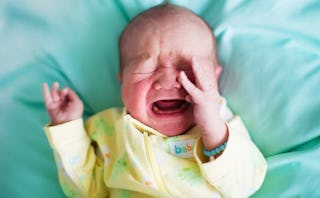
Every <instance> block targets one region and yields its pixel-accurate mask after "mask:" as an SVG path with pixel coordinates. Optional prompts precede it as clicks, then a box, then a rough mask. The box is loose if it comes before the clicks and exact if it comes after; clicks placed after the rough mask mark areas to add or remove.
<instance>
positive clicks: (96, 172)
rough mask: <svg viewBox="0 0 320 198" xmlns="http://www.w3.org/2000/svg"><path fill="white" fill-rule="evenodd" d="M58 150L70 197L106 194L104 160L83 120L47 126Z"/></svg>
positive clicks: (58, 164)
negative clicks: (95, 148) (97, 152)
mask: <svg viewBox="0 0 320 198" xmlns="http://www.w3.org/2000/svg"><path fill="white" fill-rule="evenodd" d="M44 130H45V133H46V135H47V138H48V141H49V143H50V146H51V147H52V149H53V150H54V155H55V160H56V163H57V167H58V172H59V180H60V185H61V186H62V189H63V191H64V193H65V194H66V195H67V196H68V197H106V195H108V190H107V189H106V186H105V185H104V182H103V161H102V159H100V158H99V157H98V156H96V155H95V152H94V148H93V146H92V145H91V140H90V138H89V136H88V135H87V132H86V130H85V128H84V124H83V120H82V119H77V120H73V121H70V122H67V123H64V124H61V125H57V126H46V127H45V128H44Z"/></svg>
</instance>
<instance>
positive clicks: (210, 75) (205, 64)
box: [179, 57, 228, 150]
mask: <svg viewBox="0 0 320 198" xmlns="http://www.w3.org/2000/svg"><path fill="white" fill-rule="evenodd" d="M211 62H212V61H210V60H209V58H203V59H195V57H193V58H192V60H191V63H190V65H191V68H192V71H193V73H194V77H195V84H193V83H192V82H191V81H190V80H189V79H188V77H187V76H186V74H185V73H184V72H183V71H182V72H180V75H179V81H180V83H181V84H182V86H183V87H184V89H185V90H186V91H187V92H188V94H189V95H188V96H187V100H189V101H190V102H191V103H192V104H193V111H194V112H193V113H194V117H195V121H196V123H197V125H198V126H199V127H200V129H201V136H202V141H203V146H204V148H205V149H207V150H212V149H214V148H217V147H218V146H220V145H222V144H223V143H224V142H225V141H226V140H227V138H228V131H227V127H226V124H225V121H224V120H223V119H222V118H221V116H220V105H221V104H220V102H221V96H220V94H219V92H218V86H217V79H216V76H215V71H214V66H213V65H212V63H211Z"/></svg>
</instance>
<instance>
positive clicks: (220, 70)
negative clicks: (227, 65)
mask: <svg viewBox="0 0 320 198" xmlns="http://www.w3.org/2000/svg"><path fill="white" fill-rule="evenodd" d="M214 71H215V74H216V79H217V80H219V78H220V75H221V73H222V67H221V65H217V66H216V68H215V69H214Z"/></svg>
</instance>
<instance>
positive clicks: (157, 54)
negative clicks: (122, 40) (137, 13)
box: [120, 22, 213, 136]
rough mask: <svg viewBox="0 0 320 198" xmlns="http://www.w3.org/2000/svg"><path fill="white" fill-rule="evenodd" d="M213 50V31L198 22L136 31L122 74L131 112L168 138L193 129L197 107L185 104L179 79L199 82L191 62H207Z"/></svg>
mask: <svg viewBox="0 0 320 198" xmlns="http://www.w3.org/2000/svg"><path fill="white" fill-rule="evenodd" d="M212 46H213V45H212V39H211V35H210V34H209V32H208V31H207V30H205V29H204V28H203V27H202V26H199V25H197V24H194V23H189V24H186V23H183V24H181V23H177V22H171V23H167V24H164V23H161V24H159V23H158V24H152V25H150V27H148V28H143V30H141V31H134V32H132V35H130V38H129V39H127V42H126V44H125V45H124V46H123V47H124V50H123V51H124V53H123V60H122V61H123V63H124V69H123V71H122V74H120V75H121V76H120V79H121V83H122V84H121V85H122V98H123V102H124V105H125V107H126V110H127V111H128V113H129V114H131V116H132V117H134V118H135V119H137V120H139V121H140V122H142V123H144V124H146V125H148V126H149V127H152V128H154V129H156V130H158V131H159V132H160V133H162V134H164V135H167V136H174V135H178V134H181V133H183V132H185V131H186V130H187V129H189V128H190V127H192V126H193V125H194V124H195V121H194V120H195V119H194V116H193V107H192V105H191V104H190V103H188V102H187V101H186V100H185V98H186V96H187V93H186V91H185V90H184V89H183V87H182V86H181V84H180V83H179V82H178V74H179V72H180V71H181V70H183V71H185V72H186V74H187V76H188V78H189V79H190V80H191V81H192V82H194V76H193V73H192V70H191V66H190V65H189V63H190V61H191V58H192V57H193V56H197V57H198V58H199V59H201V58H203V59H206V60H208V58H209V57H210V56H211V55H212Z"/></svg>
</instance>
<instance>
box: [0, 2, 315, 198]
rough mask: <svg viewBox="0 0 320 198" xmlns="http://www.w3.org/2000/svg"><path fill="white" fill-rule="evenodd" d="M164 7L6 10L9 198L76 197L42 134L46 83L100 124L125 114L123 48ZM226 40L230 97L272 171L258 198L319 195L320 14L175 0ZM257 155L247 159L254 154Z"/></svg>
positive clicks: (1, 143) (308, 5)
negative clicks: (121, 40) (65, 186)
mask: <svg viewBox="0 0 320 198" xmlns="http://www.w3.org/2000/svg"><path fill="white" fill-rule="evenodd" d="M160 2H162V1H160V0H158V1H156V0H153V1H147V0H140V1H125V0H114V1H111V0H110V1H85V0H82V1H81V0H80V1H77V2H73V1H72V2H71V1H70V2H68V1H62V0H61V1H53V0H52V1H45V2H41V1H35V0H34V1H25V2H21V1H19V2H18V1H5V2H3V3H2V4H1V6H2V7H0V43H1V45H0V156H1V158H2V159H1V160H0V171H1V172H0V174H1V177H0V189H1V192H0V196H1V197H49V198H50V197H52V198H57V197H64V195H63V193H62V191H61V189H60V187H59V184H58V178H57V173H56V167H55V163H54V159H53V154H52V151H51V149H50V147H49V144H48V142H47V140H46V138H45V135H44V133H43V130H42V127H43V126H44V125H45V124H46V123H47V122H48V117H47V115H46V112H45V108H44V104H43V98H42V92H41V84H42V82H48V83H52V82H54V81H59V82H60V84H61V85H62V86H70V87H72V88H73V89H75V90H76V91H77V93H78V94H79V96H80V97H81V99H82V100H83V101H84V104H85V115H84V117H85V118H86V117H88V116H90V115H92V114H94V113H96V112H98V111H100V110H102V109H105V108H108V107H111V106H120V105H122V104H121V97H120V87H119V84H118V82H117V78H116V74H117V72H118V54H117V51H118V49H117V39H118V36H119V34H120V32H121V30H122V29H123V28H124V26H125V25H126V24H127V23H128V21H129V20H130V19H131V18H132V17H134V16H135V15H136V14H137V13H139V12H140V11H142V10H144V9H147V8H149V7H151V6H153V5H156V4H158V3H160ZM170 2H173V3H177V4H180V5H183V6H186V7H188V8H190V9H192V10H193V11H195V12H196V13H198V14H199V15H201V16H202V17H203V18H204V19H205V20H206V21H207V22H208V23H209V24H210V25H211V26H212V27H213V28H214V33H215V35H216V36H217V43H218V52H219V59H220V63H221V65H222V66H223V67H224V71H223V74H222V76H221V78H220V90H221V93H222V95H224V96H225V97H226V98H227V100H228V104H229V106H230V107H231V109H232V110H233V111H234V113H236V114H239V115H240V116H241V117H242V119H243V121H244V123H245V125H246V126H247V128H248V130H249V132H250V135H251V137H252V139H253V140H254V142H255V143H256V145H257V146H258V147H259V149H260V150H261V151H262V153H263V154H264V155H265V157H266V158H267V161H268V165H269V167H268V173H267V176H266V179H265V182H264V183H263V185H262V187H261V189H260V190H259V191H258V192H257V193H256V194H255V195H254V196H253V197H272V196H273V197H319V196H320V190H319V189H318V186H320V180H319V176H320V168H319V165H318V164H319V163H318V162H319V160H318V159H319V158H320V124H319V122H318V121H317V120H318V117H319V116H320V93H319V92H318V91H317V89H318V87H319V84H320V61H319V60H320V56H319V51H320V39H319V32H320V26H319V25H318V19H319V18H320V4H319V3H318V1H317V0H305V1H303V2H302V1H294V2H293V1H289V0H283V1H276V0H269V1H249V0H238V1H234V0H216V1H210V0H201V1H186V0H175V1H170ZM244 155H245V153H244Z"/></svg>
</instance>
